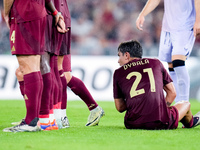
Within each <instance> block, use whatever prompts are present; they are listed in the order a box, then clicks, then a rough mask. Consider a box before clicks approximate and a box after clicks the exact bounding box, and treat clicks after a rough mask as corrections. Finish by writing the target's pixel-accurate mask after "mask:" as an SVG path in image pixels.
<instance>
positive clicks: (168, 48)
mask: <svg viewBox="0 0 200 150" xmlns="http://www.w3.org/2000/svg"><path fill="white" fill-rule="evenodd" d="M171 53H172V43H171V39H170V33H169V32H165V31H161V35H160V46H159V55H158V57H159V59H160V60H161V61H165V62H171V56H172V54H171Z"/></svg>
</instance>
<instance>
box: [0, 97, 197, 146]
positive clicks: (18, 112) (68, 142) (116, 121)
mask: <svg viewBox="0 0 200 150" xmlns="http://www.w3.org/2000/svg"><path fill="white" fill-rule="evenodd" d="M98 104H99V105H100V106H101V107H102V108H103V109H104V111H105V114H106V115H105V116H104V117H103V118H101V120H100V123H99V125H98V126H95V127H86V126H85V124H86V122H87V117H88V115H89V111H88V109H87V107H86V105H85V104H84V103H83V102H82V101H69V102H68V107H67V115H68V118H69V122H70V125H71V127H70V128H67V129H61V130H58V131H41V132H25V133H5V132H3V131H2V130H3V129H4V128H6V127H9V126H11V124H10V123H11V122H14V121H19V120H21V119H22V118H24V115H25V105H24V101H16V100H15V101H4V100H1V101H0V112H1V115H0V150H18V149H20V150H25V149H27V150H47V149H49V150H52V149H54V150H55V149H57V150H137V149H138V150H151V149H152V150H157V149H158V150H195V149H199V146H200V144H199V141H200V140H199V139H200V126H198V127H196V128H192V129H182V128H181V124H179V127H178V129H176V130H159V131H152V130H151V131H148V130H127V129H125V127H124V124H123V117H124V113H122V114H120V113H118V112H117V111H116V109H115V106H114V102H100V101H99V102H98ZM191 109H192V112H193V114H195V113H197V112H198V111H199V110H200V103H199V102H197V101H195V100H191Z"/></svg>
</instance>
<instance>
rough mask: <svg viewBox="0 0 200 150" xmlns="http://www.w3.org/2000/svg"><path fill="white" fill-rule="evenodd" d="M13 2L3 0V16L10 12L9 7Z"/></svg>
mask: <svg viewBox="0 0 200 150" xmlns="http://www.w3.org/2000/svg"><path fill="white" fill-rule="evenodd" d="M13 3H14V0H3V5H4V14H5V16H8V15H9V13H10V9H11V7H12V5H13Z"/></svg>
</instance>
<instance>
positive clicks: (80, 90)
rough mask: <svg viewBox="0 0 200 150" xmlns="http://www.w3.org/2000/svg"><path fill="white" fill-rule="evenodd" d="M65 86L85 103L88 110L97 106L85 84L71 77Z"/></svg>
mask: <svg viewBox="0 0 200 150" xmlns="http://www.w3.org/2000/svg"><path fill="white" fill-rule="evenodd" d="M67 86H69V87H70V88H71V90H72V91H73V92H74V93H75V94H76V95H78V96H79V97H80V98H81V99H82V100H83V101H84V102H85V103H86V105H87V106H88V108H89V110H92V109H94V108H96V107H97V106H98V104H97V103H96V102H95V100H94V99H93V97H92V95H91V94H90V92H89V91H88V89H87V88H86V86H85V84H84V83H83V82H82V81H81V80H80V79H78V78H76V77H74V76H72V78H71V80H70V82H69V83H68V84H67Z"/></svg>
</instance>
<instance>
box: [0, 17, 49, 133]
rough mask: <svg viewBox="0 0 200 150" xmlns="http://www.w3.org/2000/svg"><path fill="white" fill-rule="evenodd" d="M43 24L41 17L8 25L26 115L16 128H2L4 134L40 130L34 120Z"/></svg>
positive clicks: (40, 85) (36, 118)
mask: <svg viewBox="0 0 200 150" xmlns="http://www.w3.org/2000/svg"><path fill="white" fill-rule="evenodd" d="M45 23H46V18H45V17H43V18H41V19H39V20H34V21H30V22H23V23H18V24H11V28H10V39H11V40H10V46H11V51H12V54H13V55H16V56H17V60H18V64H19V70H20V72H21V73H22V75H23V79H24V99H25V104H26V116H25V119H24V120H23V121H22V122H21V123H20V124H19V125H17V126H15V127H11V128H7V129H4V131H5V132H24V131H38V130H40V126H39V125H38V121H39V108H40V103H41V96H42V90H43V80H42V75H41V72H40V55H41V54H42V53H43V52H44V31H45V29H44V28H43V27H45ZM38 29H40V30H38ZM27 37H29V38H27Z"/></svg>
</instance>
